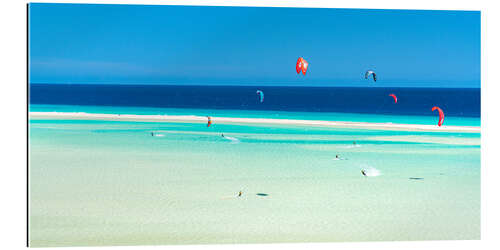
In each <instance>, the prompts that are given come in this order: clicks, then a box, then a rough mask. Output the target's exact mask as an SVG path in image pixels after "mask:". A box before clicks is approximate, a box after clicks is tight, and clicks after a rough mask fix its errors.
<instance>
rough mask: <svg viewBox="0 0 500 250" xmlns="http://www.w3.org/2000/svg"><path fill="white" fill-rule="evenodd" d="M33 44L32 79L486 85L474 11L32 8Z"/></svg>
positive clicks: (216, 83)
mask: <svg viewBox="0 0 500 250" xmlns="http://www.w3.org/2000/svg"><path fill="white" fill-rule="evenodd" d="M29 36H30V38H29V46H30V47H29V48H30V51H29V52H30V58H29V59H30V60H29V61H30V82H31V83H88V84H101V83H105V84H181V85H182V84H196V85H205V84H211V85H287V86H288V85H290V86H353V87H365V86H373V85H374V84H373V83H372V82H369V81H367V80H365V79H364V78H363V76H364V72H365V71H366V70H367V69H373V70H375V71H376V72H377V73H378V79H377V80H378V81H377V83H375V86H380V87H395V86H397V87H480V55H481V52H480V36H481V35H480V12H476V11H411V10H360V9H312V8H241V7H193V6H146V5H91V4H30V9H29ZM299 56H302V57H304V58H305V59H306V60H307V61H308V62H309V69H308V72H307V75H306V76H303V75H297V73H296V72H295V63H296V61H297V58H298V57H299Z"/></svg>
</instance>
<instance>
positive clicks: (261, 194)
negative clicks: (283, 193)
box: [256, 193, 269, 196]
mask: <svg viewBox="0 0 500 250" xmlns="http://www.w3.org/2000/svg"><path fill="white" fill-rule="evenodd" d="M256 195H258V196H269V194H264V193H256Z"/></svg>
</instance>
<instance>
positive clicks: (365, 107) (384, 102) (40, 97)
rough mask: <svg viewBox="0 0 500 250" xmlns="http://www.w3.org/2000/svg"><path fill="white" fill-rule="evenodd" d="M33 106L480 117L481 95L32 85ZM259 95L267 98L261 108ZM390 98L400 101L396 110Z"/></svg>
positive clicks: (461, 91) (459, 91)
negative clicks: (436, 109)
mask: <svg viewBox="0 0 500 250" xmlns="http://www.w3.org/2000/svg"><path fill="white" fill-rule="evenodd" d="M29 88H30V89H29V101H30V104H52V105H83V106H122V107H157V108H158V107H163V108H196V109H243V110H276V111H295V112H346V113H365V114H366V113H368V114H391V115H424V116H425V115H430V116H435V115H436V114H435V112H432V111H431V108H432V107H433V106H439V107H440V108H441V109H443V111H444V112H445V114H446V115H447V116H461V117H480V115H481V91H480V89H471V88H463V89H456V88H379V87H372V88H359V87H356V88H350V87H277V86H272V87H270V86H172V85H168V86H165V85H161V86H159V85H94V84H92V85H90V84H88V85H84V84H30V86H29ZM257 90H262V91H263V92H264V95H265V97H264V102H262V103H261V102H260V100H259V95H258V94H257V93H256V91H257ZM389 94H395V95H396V96H397V97H398V103H397V104H395V103H394V100H393V98H392V97H390V96H389Z"/></svg>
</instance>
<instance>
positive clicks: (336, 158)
mask: <svg viewBox="0 0 500 250" xmlns="http://www.w3.org/2000/svg"><path fill="white" fill-rule="evenodd" d="M335 160H337V161H340V160H347V158H344V157H340V156H339V155H335Z"/></svg>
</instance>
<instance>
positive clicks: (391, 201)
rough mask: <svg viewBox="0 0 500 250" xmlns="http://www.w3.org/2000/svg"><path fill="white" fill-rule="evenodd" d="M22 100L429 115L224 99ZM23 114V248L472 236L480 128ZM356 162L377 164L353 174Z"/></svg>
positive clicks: (418, 120)
mask: <svg viewBox="0 0 500 250" xmlns="http://www.w3.org/2000/svg"><path fill="white" fill-rule="evenodd" d="M30 111H57V112H89V113H122V114H125V113H127V114H159V113H160V114H190V115H206V114H210V115H212V116H227V117H262V118H276V117H278V118H281V117H286V118H296V119H314V120H336V119H335V117H337V118H342V119H337V120H344V119H348V120H346V121H365V122H393V123H412V124H427V122H431V123H430V124H433V123H434V122H435V117H417V116H415V117H397V116H380V117H379V116H377V115H356V114H334V113H326V114H324V113H314V114H309V113H284V112H283V113H282V112H273V113H269V112H260V111H259V112H257V111H245V112H241V113H238V112H239V111H231V110H229V111H227V110H182V109H151V110H149V109H146V108H117V107H75V106H73V107H72V106H61V107H58V106H40V105H32V106H30ZM446 122H449V123H446ZM446 122H445V124H446V125H477V126H478V125H479V124H480V121H479V119H473V118H464V119H461V118H458V117H457V118H453V117H447V120H446ZM29 126H30V136H29V138H30V159H29V160H30V173H29V177H30V210H29V211H30V215H29V222H30V228H29V232H30V243H31V245H32V246H74V245H78V246H86V245H141V244H202V243H266V242H330V241H390V240H455V239H479V238H480V134H475V133H437V132H404V131H379V130H377V131H375V130H360V129H338V128H326V127H306V126H290V125H272V126H271V125H258V124H246V125H229V124H213V125H212V126H211V127H210V128H207V127H206V126H205V125H204V124H195V123H153V122H151V123H149V122H113V121H81V120H38V119H37V120H30V123H29ZM151 132H153V133H154V135H156V136H151ZM221 133H224V134H225V135H226V137H232V138H236V139H237V141H236V140H228V139H227V138H222V137H221V136H220V135H221ZM353 141H356V146H354V145H353ZM337 154H338V155H340V156H341V157H342V158H345V159H346V160H335V155H337ZM362 169H364V170H366V171H367V172H368V173H369V174H374V175H376V173H378V175H376V176H369V177H365V176H363V175H362V174H361V170H362ZM410 178H422V179H410ZM240 190H241V191H242V192H243V195H242V196H241V197H236V195H237V193H238V192H239V191H240Z"/></svg>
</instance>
